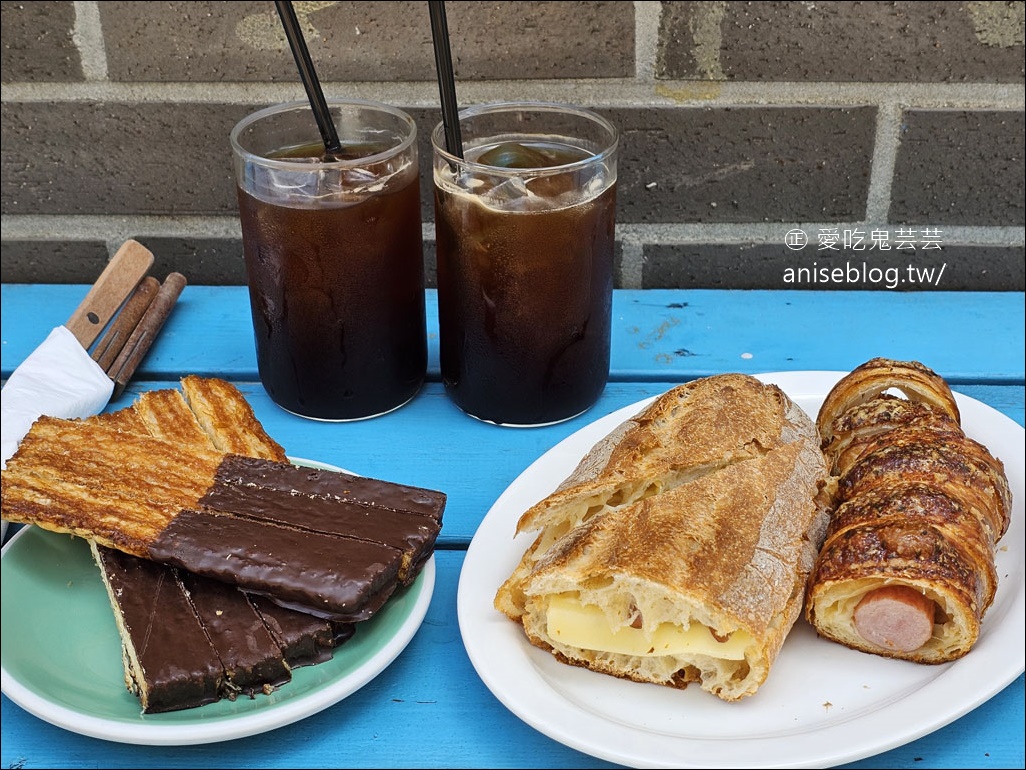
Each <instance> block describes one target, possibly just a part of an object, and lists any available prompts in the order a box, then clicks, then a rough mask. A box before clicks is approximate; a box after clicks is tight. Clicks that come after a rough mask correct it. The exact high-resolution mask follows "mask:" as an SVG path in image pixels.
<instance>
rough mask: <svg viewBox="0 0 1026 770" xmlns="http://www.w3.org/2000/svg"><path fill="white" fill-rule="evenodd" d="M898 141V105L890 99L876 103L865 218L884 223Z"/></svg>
mask: <svg viewBox="0 0 1026 770" xmlns="http://www.w3.org/2000/svg"><path fill="white" fill-rule="evenodd" d="M900 144H901V107H900V106H899V105H897V104H894V103H891V102H885V103H882V104H880V105H879V107H878V108H877V115H876V135H875V137H874V140H873V157H872V161H871V163H870V174H869V189H868V190H867V191H866V221H867V222H886V221H887V214H888V213H889V212H890V210H891V186H892V183H893V180H894V167H895V164H896V163H897V162H898V146H899V145H900Z"/></svg>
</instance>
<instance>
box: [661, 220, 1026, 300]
mask: <svg viewBox="0 0 1026 770" xmlns="http://www.w3.org/2000/svg"><path fill="white" fill-rule="evenodd" d="M782 242H783V233H781V243H780V244H744V245H737V246H733V245H730V246H728V245H722V244H695V245H691V244H687V245H684V244H676V245H675V244H659V245H648V246H646V247H645V249H644V254H645V263H644V267H643V272H642V275H643V284H642V285H643V287H644V288H646V289H666V288H683V289H798V290H815V291H832V290H837V291H842V290H845V291H848V290H887V291H894V290H897V291H919V290H921V291H931V290H933V291H1023V289H1024V286H1026V276H1024V250H1023V248H1022V247H999V246H964V245H951V246H944V245H942V247H941V248H940V249H925V250H924V249H923V248H921V246H920V245H916V247H915V248H914V249H902V250H896V249H892V250H891V251H886V252H884V251H869V250H865V251H856V250H852V249H841V250H839V251H821V250H819V247H818V246H817V245H816V243H815V241H813V242H812V243H810V244H809V245H808V246H806V247H805V248H804V249H802V250H800V251H791V250H790V249H788V248H787V247H785V246H784V245H783V243H782ZM942 243H943V242H942ZM910 270H911V271H912V272H911V273H910ZM789 271H790V272H789ZM835 271H839V272H835Z"/></svg>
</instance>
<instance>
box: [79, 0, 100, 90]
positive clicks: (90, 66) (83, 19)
mask: <svg viewBox="0 0 1026 770" xmlns="http://www.w3.org/2000/svg"><path fill="white" fill-rule="evenodd" d="M73 5H74V6H75V28H74V32H73V33H72V38H73V40H74V42H75V46H76V47H77V48H78V55H79V58H80V60H81V62H82V74H83V76H84V77H85V79H86V80H89V81H96V82H106V81H107V46H106V42H105V40H104V37H103V25H102V24H101V22H100V6H99V4H98V3H96V2H83V1H82V0H76V2H75V3H73Z"/></svg>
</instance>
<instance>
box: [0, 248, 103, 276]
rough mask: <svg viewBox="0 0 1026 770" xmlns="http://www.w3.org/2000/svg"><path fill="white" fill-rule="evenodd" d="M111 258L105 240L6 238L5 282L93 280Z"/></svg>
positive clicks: (1, 259) (1, 252) (2, 251)
mask: <svg viewBox="0 0 1026 770" xmlns="http://www.w3.org/2000/svg"><path fill="white" fill-rule="evenodd" d="M109 259H110V253H109V252H108V250H107V246H106V244H105V243H103V242H102V241H63V240H62V241H48V240H39V241H14V240H11V241H6V240H5V241H3V243H0V273H2V275H3V282H4V283H92V282H93V281H95V280H96V278H97V276H98V275H99V274H100V273H101V272H103V268H104V267H105V266H106V264H107V262H108V260H109Z"/></svg>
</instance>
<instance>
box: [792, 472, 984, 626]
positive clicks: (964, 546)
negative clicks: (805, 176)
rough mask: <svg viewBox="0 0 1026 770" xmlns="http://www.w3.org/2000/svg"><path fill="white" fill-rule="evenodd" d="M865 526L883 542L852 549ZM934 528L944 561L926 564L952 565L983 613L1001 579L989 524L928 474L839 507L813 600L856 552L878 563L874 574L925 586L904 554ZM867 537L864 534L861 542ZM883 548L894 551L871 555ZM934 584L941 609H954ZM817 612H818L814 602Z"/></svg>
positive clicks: (971, 604)
mask: <svg viewBox="0 0 1026 770" xmlns="http://www.w3.org/2000/svg"><path fill="white" fill-rule="evenodd" d="M866 533H873V534H872V535H870V536H871V537H874V538H876V539H877V540H879V543H878V545H877V546H876V547H875V548H874V549H870V550H869V551H867V552H865V553H858V552H856V551H853V550H852V546H853V545H856V544H858V543H859V540H858V538H859V537H863V538H865V537H867V534H866ZM935 536H939V537H940V538H941V541H942V543H943V545H941V546H940V547H939V548H940V550H939V551H938V553H941V554H943V555H944V556H945V558H943V559H942V560H941V563H940V564H939V565H931V564H929V563H927V564H926V565H924V566H925V568H926V569H927V570H929V569H936V570H938V571H941V572H942V571H944V570H945V569H947V570H948V571H949V577H954V578H956V582H957V584H958V585H961V586H962V590H961V592H962V594H963V595H964V597H965V599H966V605H967V609H968V610H970V611H972V612H973V613H974V614H975V615H978V616H982V615H983V613H984V612H986V610H987V609H988V608H989V607H990V605H991V603H992V602H993V600H994V594H995V591H996V590H997V580H998V578H997V572H996V570H995V568H994V546H993V543H992V541H991V538H990V532H989V527H988V525H987V523H986V522H985V521H983V520H982V518H981V517H979V516H977V515H974V514H973V512H972V511H970V510H968V509H967V507H966V505H965V504H964V503H962V502H960V501H959V500H958V499H957V498H955V497H952V496H951V495H948V494H946V493H945V492H943V491H941V490H939V489H937V488H936V487H934V486H932V485H930V484H924V483H922V482H907V481H902V480H897V481H891V482H887V483H883V484H880V485H879V486H877V487H875V488H874V489H872V490H870V491H868V492H865V493H864V494H861V495H859V496H858V497H856V498H855V499H854V500H851V501H849V502H846V503H842V504H841V505H840V506H839V507H838V508H837V510H836V511H835V512H834V515H833V517H832V518H831V520H830V525H829V528H828V529H827V534H826V538H825V540H824V544H823V548H822V550H821V552H820V557H819V562H818V564H817V567H816V574H815V577H816V578H818V579H819V581H817V580H815V579H814V580H812V581H810V582H809V597H810V599H811V600H812V601H813V602H815V600H816V598H817V597H818V596H820V595H822V593H823V591H824V590H825V588H826V586H825V583H826V582H828V578H827V576H828V575H832V574H840V573H841V572H843V570H844V569H846V568H848V567H851V566H852V564H853V562H852V560H853V559H854V560H855V561H856V562H858V563H861V564H863V565H864V567H865V568H866V569H867V570H872V572H867V573H866V574H867V575H869V576H873V577H875V578H876V582H877V584H878V585H899V584H904V585H909V586H917V585H918V586H919V587H920V588H922V586H923V584H922V583H921V582H917V579H916V577H915V575H914V574H912V573H911V572H910V565H908V564H904V563H903V562H902V560H903V559H905V558H907V556H908V554H909V553H916V551H915V548H914V546H916V545H917V544H918V545H922V543H923V542H927V541H929V542H932V541H933V540H934V539H935ZM866 542H868V541H867V540H865V539H864V540H863V541H862V544H865V543H866ZM910 547H912V550H911V551H910V550H909V548H910ZM880 548H883V549H885V550H886V551H887V553H889V554H890V557H891V558H890V559H887V558H885V559H883V560H882V563H881V564H876V565H874V564H873V560H875V559H877V558H878V557H879V556H880V555H881V551H880V550H879V549H880ZM920 555H921V556H925V554H920ZM845 559H847V561H845ZM920 577H923V576H920ZM930 592H931V593H934V594H935V598H934V600H935V602H936V603H937V604H938V611H937V612H936V613H934V614H935V616H936V617H940V618H944V617H947V616H950V615H951V614H952V611H951V610H952V608H951V607H950V606H949V602H947V601H940V600H939V599H938V598H937V595H942V594H943V593H944V592H943V591H941V590H938V589H937V588H936V587H932V588H931V591H930ZM812 613H813V614H815V608H813V609H812ZM849 617H850V615H849Z"/></svg>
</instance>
